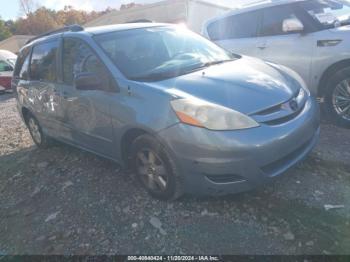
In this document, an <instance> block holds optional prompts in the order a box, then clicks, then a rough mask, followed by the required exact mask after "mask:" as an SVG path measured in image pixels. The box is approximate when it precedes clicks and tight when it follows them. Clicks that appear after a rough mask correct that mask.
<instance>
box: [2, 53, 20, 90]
mask: <svg viewBox="0 0 350 262" xmlns="http://www.w3.org/2000/svg"><path fill="white" fill-rule="evenodd" d="M16 59H17V56H16V55H15V54H14V53H11V52H9V51H7V50H0V92H2V91H5V90H10V89H11V79H12V74H13V69H14V67H15V63H16Z"/></svg>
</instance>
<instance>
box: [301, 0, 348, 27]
mask: <svg viewBox="0 0 350 262" xmlns="http://www.w3.org/2000/svg"><path fill="white" fill-rule="evenodd" d="M301 6H302V8H304V9H305V10H306V11H307V12H308V13H309V14H310V15H311V16H312V17H313V18H314V19H315V20H316V21H318V22H319V23H321V24H322V25H323V26H324V28H333V27H337V26H341V25H348V24H350V2H348V1H345V0H312V1H311V0H310V1H306V2H303V3H301Z"/></svg>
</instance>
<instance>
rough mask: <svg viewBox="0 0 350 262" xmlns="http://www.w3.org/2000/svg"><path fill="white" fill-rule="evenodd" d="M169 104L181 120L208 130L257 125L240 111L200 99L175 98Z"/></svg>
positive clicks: (235, 128)
mask: <svg viewBox="0 0 350 262" xmlns="http://www.w3.org/2000/svg"><path fill="white" fill-rule="evenodd" d="M171 106H172V108H173V109H174V111H175V113H176V115H177V117H178V118H179V120H180V121H181V122H183V123H185V124H189V125H193V126H198V127H204V128H207V129H210V130H237V129H246V128H253V127H258V126H259V124H258V123H257V122H255V121H254V120H253V119H251V118H250V117H248V116H246V115H244V114H242V113H240V112H237V111H235V110H232V109H229V108H226V107H223V106H220V105H216V104H213V103H209V102H206V101H203V100H201V99H196V98H181V99H176V100H172V101H171Z"/></svg>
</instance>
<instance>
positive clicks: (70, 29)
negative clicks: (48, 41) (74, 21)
mask: <svg viewBox="0 0 350 262" xmlns="http://www.w3.org/2000/svg"><path fill="white" fill-rule="evenodd" d="M80 31H84V27H82V26H80V25H68V26H65V27H62V28H59V29H56V30H53V31H49V32H46V33H44V34H41V35H38V36H36V37H33V38H31V39H29V40H28V41H27V42H26V44H29V43H30V42H33V41H34V40H37V39H39V38H42V37H44V36H49V35H54V34H58V33H63V32H80Z"/></svg>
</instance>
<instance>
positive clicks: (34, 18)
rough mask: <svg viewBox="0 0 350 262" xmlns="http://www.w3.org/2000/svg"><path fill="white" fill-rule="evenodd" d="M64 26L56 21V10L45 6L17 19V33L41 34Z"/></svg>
mask: <svg viewBox="0 0 350 262" xmlns="http://www.w3.org/2000/svg"><path fill="white" fill-rule="evenodd" d="M60 26H62V25H61V24H59V23H58V22H57V21H56V12H55V11H53V10H50V9H47V8H45V7H41V8H39V9H37V10H36V11H35V12H33V13H29V14H28V15H27V17H25V18H19V19H18V20H17V30H16V34H27V35H28V34H29V35H39V34H42V33H44V32H47V31H51V30H53V29H56V28H58V27H60Z"/></svg>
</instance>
